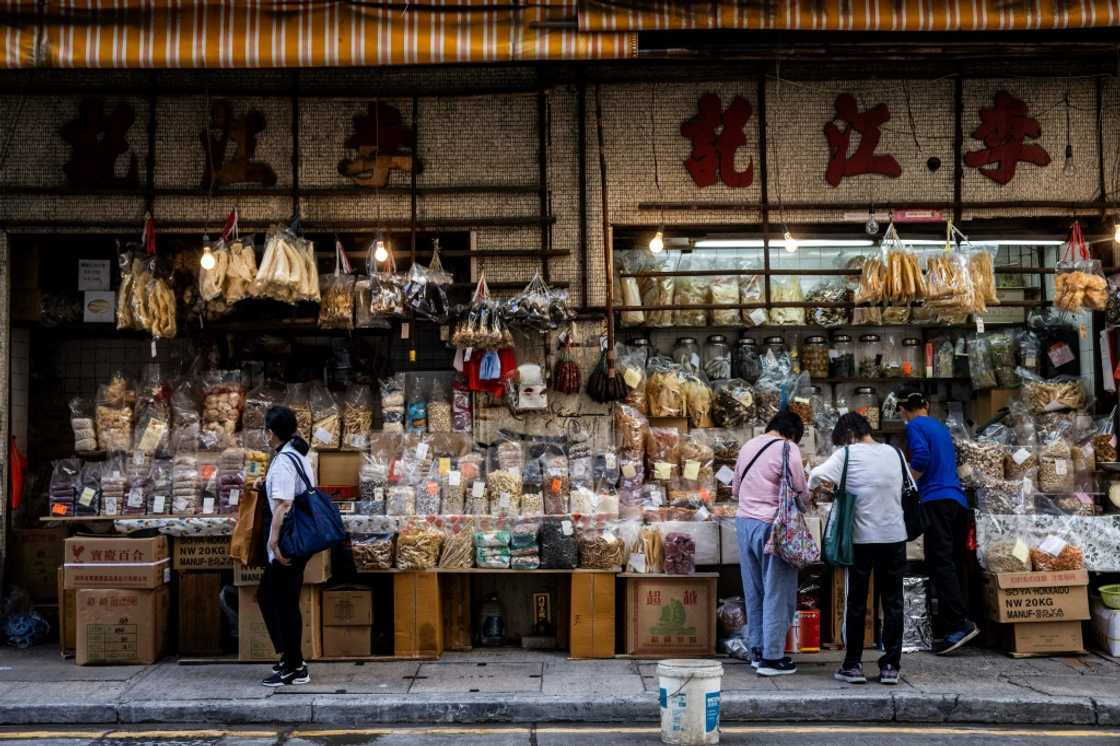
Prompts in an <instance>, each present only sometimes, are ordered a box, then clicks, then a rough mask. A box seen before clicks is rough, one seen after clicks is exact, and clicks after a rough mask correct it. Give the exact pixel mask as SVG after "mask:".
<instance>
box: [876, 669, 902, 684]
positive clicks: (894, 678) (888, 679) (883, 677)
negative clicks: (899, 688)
mask: <svg viewBox="0 0 1120 746" xmlns="http://www.w3.org/2000/svg"><path fill="white" fill-rule="evenodd" d="M879 683H880V684H886V685H887V686H895V685H897V684H898V669H897V668H895V667H894V666H883V667H882V668H880V669H879Z"/></svg>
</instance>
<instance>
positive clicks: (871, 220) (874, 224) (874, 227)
mask: <svg viewBox="0 0 1120 746" xmlns="http://www.w3.org/2000/svg"><path fill="white" fill-rule="evenodd" d="M863 232H864V233H866V234H867V235H869V236H874V235H876V234H877V233H878V232H879V221H878V220H876V219H875V211H874V210H873V209H872V210H868V211H867V222H866V223H864V224H863Z"/></svg>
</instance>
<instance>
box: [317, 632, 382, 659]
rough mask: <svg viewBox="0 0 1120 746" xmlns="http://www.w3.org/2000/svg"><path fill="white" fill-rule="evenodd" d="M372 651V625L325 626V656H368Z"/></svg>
mask: <svg viewBox="0 0 1120 746" xmlns="http://www.w3.org/2000/svg"><path fill="white" fill-rule="evenodd" d="M372 652H373V628H372V627H358V626H353V625H350V626H338V627H331V626H324V627H323V657H324V658H368V657H369V656H370V654H371V653H372Z"/></svg>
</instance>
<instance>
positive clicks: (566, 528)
mask: <svg viewBox="0 0 1120 746" xmlns="http://www.w3.org/2000/svg"><path fill="white" fill-rule="evenodd" d="M560 532H561V533H562V534H564V536H571V535H572V534H573V533H574V530H573V529H572V522H571V521H561V522H560Z"/></svg>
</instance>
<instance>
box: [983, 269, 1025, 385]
mask: <svg viewBox="0 0 1120 746" xmlns="http://www.w3.org/2000/svg"><path fill="white" fill-rule="evenodd" d="M984 253H985V254H987V252H986V251H985V252H984ZM988 347H989V350H990V353H991V359H992V367H993V368H994V370H995V377H996V381H997V383H998V385H999V386H1000V387H1001V388H1008V389H1011V388H1018V386H1019V375H1018V374H1017V373H1016V372H1015V368H1016V367H1017V366H1016V363H1017V360H1016V354H1017V352H1018V347H1019V343H1018V339H1017V337H1016V335H1015V334H1014V333H1012V332H1010V331H1002V332H998V333H996V334H992V335H990V336H989V337H988Z"/></svg>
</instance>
